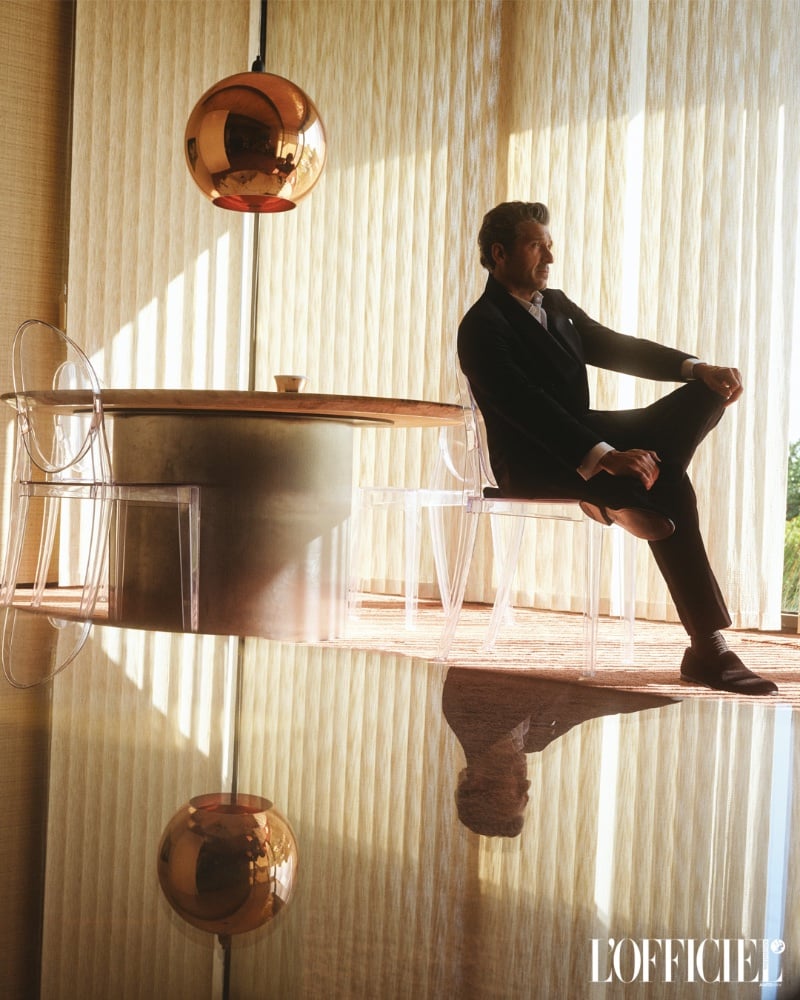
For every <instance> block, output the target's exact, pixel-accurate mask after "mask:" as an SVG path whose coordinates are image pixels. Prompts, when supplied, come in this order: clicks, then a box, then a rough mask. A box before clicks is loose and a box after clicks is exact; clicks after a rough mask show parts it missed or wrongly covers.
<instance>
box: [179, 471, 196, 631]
mask: <svg viewBox="0 0 800 1000" xmlns="http://www.w3.org/2000/svg"><path fill="white" fill-rule="evenodd" d="M199 493H200V491H199V489H198V488H197V487H191V493H190V498H189V500H188V502H186V503H182V502H180V501H179V502H178V546H179V555H180V567H181V625H182V626H183V630H184V632H196V631H197V629H198V626H199V618H200V608H199V598H198V587H199V581H200V574H199V555H200V500H199Z"/></svg>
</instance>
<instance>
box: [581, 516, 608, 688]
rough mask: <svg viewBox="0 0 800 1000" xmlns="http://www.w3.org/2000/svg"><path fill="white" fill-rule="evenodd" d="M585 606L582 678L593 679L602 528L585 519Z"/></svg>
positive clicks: (595, 657)
mask: <svg viewBox="0 0 800 1000" xmlns="http://www.w3.org/2000/svg"><path fill="white" fill-rule="evenodd" d="M584 527H585V531H586V584H585V586H586V594H585V598H586V604H585V607H584V618H583V621H584V644H583V648H584V662H583V669H582V670H581V674H582V676H583V677H594V674H595V669H596V666H597V620H598V615H599V610H600V565H601V555H602V548H603V537H604V536H603V531H604V529H603V527H602V526H601V525H599V524H597V523H596V522H595V521H592V520H590V519H589V518H587V519H586V521H585V524H584Z"/></svg>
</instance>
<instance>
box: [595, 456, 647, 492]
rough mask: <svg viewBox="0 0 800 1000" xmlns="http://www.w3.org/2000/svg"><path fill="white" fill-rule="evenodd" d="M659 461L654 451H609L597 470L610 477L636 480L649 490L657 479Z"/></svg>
mask: <svg viewBox="0 0 800 1000" xmlns="http://www.w3.org/2000/svg"><path fill="white" fill-rule="evenodd" d="M660 461H661V459H660V458H659V457H658V455H657V454H656V453H655V452H654V451H645V450H644V449H643V448H630V449H629V450H628V451H609V452H607V453H606V454H605V455H604V456H603V457H602V458H601V459H600V461H599V463H598V468H600V469H603V470H604V471H605V472H608V473H609V474H610V475H612V476H628V477H629V478H631V479H638V480H639V481H640V482H641V484H642V486H644V488H645V489H646V490H649V489H650V487H651V486H652V485H653V483H654V482H655V481H656V480H657V479H658V473H659V468H658V463H659V462H660Z"/></svg>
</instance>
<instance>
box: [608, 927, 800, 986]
mask: <svg viewBox="0 0 800 1000" xmlns="http://www.w3.org/2000/svg"><path fill="white" fill-rule="evenodd" d="M785 948H786V945H785V944H784V942H783V941H781V940H780V939H778V938H775V939H774V940H770V939H769V938H702V939H701V940H696V939H695V938H641V939H640V940H634V939H633V938H620V940H619V941H616V940H615V939H614V938H608V939H607V940H603V939H602V938H592V979H591V981H592V982H593V983H613V982H619V983H636V982H640V983H761V984H766V985H776V984H778V983H780V982H781V981H782V979H783V972H782V970H781V968H780V961H781V960H780V956H781V955H782V954H783V952H784V950H785Z"/></svg>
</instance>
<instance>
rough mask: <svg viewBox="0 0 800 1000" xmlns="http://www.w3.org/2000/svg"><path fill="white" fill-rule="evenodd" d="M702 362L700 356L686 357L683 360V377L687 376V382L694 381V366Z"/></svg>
mask: <svg viewBox="0 0 800 1000" xmlns="http://www.w3.org/2000/svg"><path fill="white" fill-rule="evenodd" d="M698 364H700V358H684V360H683V361H682V362H681V378H685V379H686V381H687V382H693V381H694V375H692V371H693V370H694V366H695V365H698Z"/></svg>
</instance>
